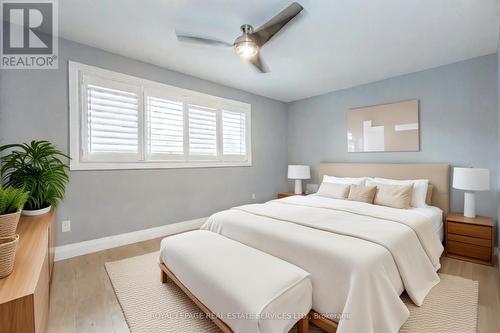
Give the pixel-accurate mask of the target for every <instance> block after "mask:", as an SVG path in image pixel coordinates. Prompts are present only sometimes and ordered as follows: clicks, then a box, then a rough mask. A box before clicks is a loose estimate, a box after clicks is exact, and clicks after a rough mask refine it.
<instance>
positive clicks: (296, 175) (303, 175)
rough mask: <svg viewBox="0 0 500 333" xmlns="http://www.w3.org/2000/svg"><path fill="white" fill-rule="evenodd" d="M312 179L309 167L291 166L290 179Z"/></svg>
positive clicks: (289, 168) (289, 169) (289, 167)
mask: <svg viewBox="0 0 500 333" xmlns="http://www.w3.org/2000/svg"><path fill="white" fill-rule="evenodd" d="M309 178H311V170H310V168H309V165H289V166H288V179H309Z"/></svg>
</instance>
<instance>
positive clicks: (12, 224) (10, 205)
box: [0, 187, 29, 237]
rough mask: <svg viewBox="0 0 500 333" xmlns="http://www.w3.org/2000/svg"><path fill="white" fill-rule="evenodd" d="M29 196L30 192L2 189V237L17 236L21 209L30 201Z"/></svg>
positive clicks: (0, 191) (0, 212) (0, 209)
mask: <svg viewBox="0 0 500 333" xmlns="http://www.w3.org/2000/svg"><path fill="white" fill-rule="evenodd" d="M28 195H29V193H28V192H25V191H23V190H20V189H17V188H13V187H7V188H0V237H11V236H14V235H15V234H16V229H17V223H18V222H19V216H20V215H21V209H22V208H23V206H24V204H25V203H26V200H28Z"/></svg>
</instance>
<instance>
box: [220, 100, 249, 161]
mask: <svg viewBox="0 0 500 333" xmlns="http://www.w3.org/2000/svg"><path fill="white" fill-rule="evenodd" d="M222 146H223V151H224V155H241V156H244V155H246V114H245V113H243V112H233V111H227V110H222Z"/></svg>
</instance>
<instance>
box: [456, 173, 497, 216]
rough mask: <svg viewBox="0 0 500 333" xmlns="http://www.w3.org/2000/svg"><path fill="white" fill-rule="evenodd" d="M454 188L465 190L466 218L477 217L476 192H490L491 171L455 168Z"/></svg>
mask: <svg viewBox="0 0 500 333" xmlns="http://www.w3.org/2000/svg"><path fill="white" fill-rule="evenodd" d="M453 188H456V189H459V190H465V191H466V192H465V195H464V216H466V217H476V197H475V193H474V192H475V191H489V189H490V170H489V169H481V168H453Z"/></svg>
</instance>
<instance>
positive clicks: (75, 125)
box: [68, 61, 252, 170]
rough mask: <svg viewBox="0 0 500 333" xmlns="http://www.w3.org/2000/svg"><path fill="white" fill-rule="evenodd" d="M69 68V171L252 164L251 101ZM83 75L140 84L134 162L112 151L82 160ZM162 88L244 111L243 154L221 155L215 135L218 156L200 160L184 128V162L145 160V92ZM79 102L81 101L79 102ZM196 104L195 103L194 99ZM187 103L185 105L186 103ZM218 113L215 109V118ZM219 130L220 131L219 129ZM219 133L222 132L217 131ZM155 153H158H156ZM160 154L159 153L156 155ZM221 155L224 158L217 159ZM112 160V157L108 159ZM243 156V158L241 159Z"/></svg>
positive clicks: (88, 68) (74, 65) (76, 66)
mask: <svg viewBox="0 0 500 333" xmlns="http://www.w3.org/2000/svg"><path fill="white" fill-rule="evenodd" d="M68 70H69V136H70V149H69V153H70V157H71V161H70V169H71V170H125V169H170V168H213V167H215V168H216V167H236V166H252V140H251V131H252V129H251V123H252V121H251V106H250V104H247V103H243V102H239V101H234V100H229V99H225V98H221V97H217V96H212V95H207V94H203V93H200V92H197V91H192V90H187V89H183V88H178V87H174V86H171V85H167V84H163V83H159V82H155V81H150V80H145V79H141V78H137V77H134V76H130V75H126V74H121V73H117V72H113V71H109V70H106V69H102V68H99V67H94V66H89V65H85V64H81V63H77V62H74V61H69V62H68ZM83 75H91V76H94V77H101V78H103V79H106V80H113V81H118V82H120V83H123V84H125V85H135V86H137V85H139V86H141V91H139V105H140V111H139V129H138V130H139V132H138V133H139V154H138V155H139V156H138V160H137V161H132V162H131V161H119V159H116V158H115V157H114V156H113V154H102V156H101V158H100V159H101V160H100V161H96V160H95V159H92V160H91V161H90V160H85V156H84V151H83V150H82V149H83V148H84V147H83V146H82V143H83V136H82V125H83V123H82V119H81V118H82V117H81V115H82V114H83V110H84V108H85V106H84V104H83V103H84V102H85V100H84V98H80V96H81V94H82V93H84V92H82V91H81V90H82V89H81V87H82V84H81V83H82V79H83ZM158 90H159V91H165V90H168V93H169V94H175V95H181V96H184V97H186V98H188V99H193V100H195V101H197V102H198V103H199V102H200V101H203V103H207V104H209V105H214V106H215V107H217V108H224V106H226V107H227V108H229V109H230V110H238V111H240V112H244V113H246V119H247V121H246V151H247V155H246V156H231V155H223V147H222V142H219V141H222V140H220V138H219V135H218V137H217V139H218V142H217V148H218V149H217V151H218V156H217V157H214V160H203V161H200V160H198V159H197V158H196V156H189V154H188V149H189V135H188V133H186V132H187V131H186V130H185V131H184V154H185V155H184V156H182V155H181V158H182V157H188V158H186V161H178V160H176V159H175V158H173V159H170V160H161V161H160V160H154V159H153V158H154V157H155V156H152V155H148V158H149V159H145V158H146V155H147V154H148V152H147V151H145V150H146V149H144V147H145V145H144V142H143V139H144V137H145V136H144V134H143V131H144V128H145V126H144V122H145V121H146V119H145V112H143V110H142V109H143V108H144V96H145V93H146V92H147V91H152V92H154V91H158ZM80 103H81V104H80ZM195 103H196V102H195ZM185 105H186V104H185ZM220 113H221V112H218V117H219V114H220ZM187 116H188V113H187V110H186V109H185V110H184V117H187ZM217 123H218V124H220V125H218V126H222V124H221V123H220V122H217ZM218 133H219V132H218ZM220 133H222V132H220ZM157 155H158V154H157ZM158 157H159V156H158ZM221 158H223V159H224V160H220V159H221ZM110 159H112V160H110ZM242 159H243V160H242Z"/></svg>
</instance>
